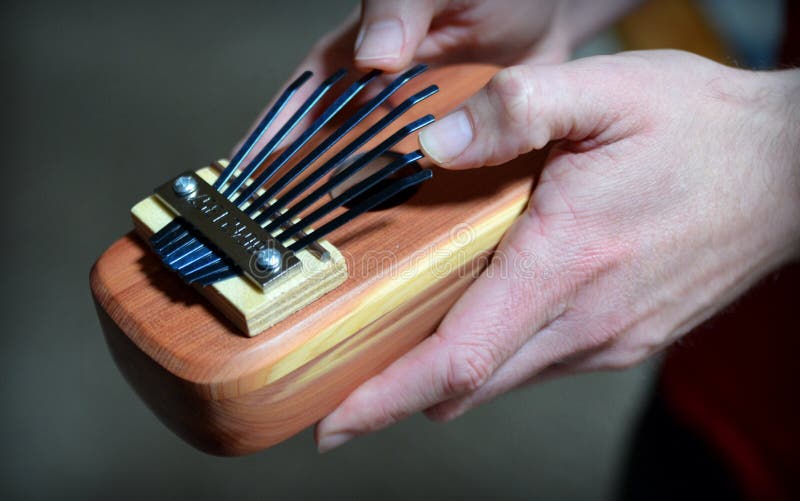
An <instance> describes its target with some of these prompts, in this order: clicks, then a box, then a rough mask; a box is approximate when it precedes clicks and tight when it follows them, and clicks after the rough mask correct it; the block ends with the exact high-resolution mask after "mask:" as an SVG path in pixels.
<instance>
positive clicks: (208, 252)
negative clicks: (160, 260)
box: [173, 243, 220, 276]
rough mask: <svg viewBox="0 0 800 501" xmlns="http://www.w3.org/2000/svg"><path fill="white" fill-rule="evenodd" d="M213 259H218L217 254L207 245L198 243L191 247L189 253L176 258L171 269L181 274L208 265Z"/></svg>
mask: <svg viewBox="0 0 800 501" xmlns="http://www.w3.org/2000/svg"><path fill="white" fill-rule="evenodd" d="M215 260H220V258H219V256H217V255H216V253H215V252H214V251H213V250H212V249H211V248H209V247H208V246H207V245H205V244H203V243H200V246H198V247H195V248H194V249H192V252H191V255H187V256H184V257H183V258H181V259H178V260H176V261H175V263H174V268H173V269H174V270H175V271H177V272H178V273H179V274H180V275H181V276H183V275H185V274H187V273H190V272H191V271H192V270H196V269H199V268H202V267H203V266H208V265H209V264H212V263H213V262H215Z"/></svg>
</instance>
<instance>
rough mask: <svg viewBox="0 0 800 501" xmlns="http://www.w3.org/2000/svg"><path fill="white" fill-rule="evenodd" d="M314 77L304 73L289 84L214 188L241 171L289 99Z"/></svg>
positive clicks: (219, 186)
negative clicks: (242, 164) (249, 155)
mask: <svg viewBox="0 0 800 501" xmlns="http://www.w3.org/2000/svg"><path fill="white" fill-rule="evenodd" d="M313 75H314V73H312V72H310V71H304V72H303V74H302V75H300V76H299V77H297V79H296V80H295V81H294V82H292V83H291V84H289V86H288V87H287V88H286V90H284V91H283V93H281V95H280V97H278V100H277V101H275V104H273V105H272V107H270V109H269V111H268V112H267V114H266V115H264V118H262V119H261V121H260V122H259V123H258V125H257V126H256V128H255V130H254V131H253V133H252V134H250V136H249V137H248V138H247V139H246V140H245V142H244V143H243V144H242V146H241V148H239V151H237V152H236V154H235V155H234V156H233V158H231V161H230V163H229V164H228V166H227V167H225V170H223V171H222V173H221V174H220V175H219V177H218V178H217V180H216V181H214V188H216V189H217V190H219V189H220V188H222V187H223V186H224V185H225V183H227V182H228V179H230V177H231V176H232V175H233V174H234V173H235V172H236V171H237V170H239V167H240V165H241V163H242V162H243V161H244V159H245V158H246V157H247V155H248V154H249V153H250V151H251V150H252V149H253V147H254V146H255V145H256V143H257V142H258V140H259V139H261V136H263V135H264V132H266V130H267V129H268V128H269V126H270V125H272V122H274V121H275V118H276V117H277V116H278V114H279V113H280V112H281V111H282V110H283V108H284V107H286V104H287V103H288V102H289V99H291V98H292V96H294V94H295V93H296V92H297V91H298V90H299V89H300V87H302V86H303V84H305V83H306V82H307V81H308V79H309V78H311V77H312V76H313Z"/></svg>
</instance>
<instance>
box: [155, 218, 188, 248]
mask: <svg viewBox="0 0 800 501" xmlns="http://www.w3.org/2000/svg"><path fill="white" fill-rule="evenodd" d="M178 231H186V223H184V222H183V220H182V219H181V218H175V219H173V220H172V221H170V222H169V223H167V225H166V226H164V227H163V228H161V229H160V230H158V231H157V232H155V233H153V234H152V235H151V236H150V245H152V246H153V248H154V249H158V248H159V247H161V246H162V245H163V244H165V243H166V242H168V241H169V240H168V239H169V238H170V237H173V236H175V234H176V233H177V232H178Z"/></svg>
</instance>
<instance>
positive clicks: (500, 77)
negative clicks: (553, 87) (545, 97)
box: [486, 66, 533, 129]
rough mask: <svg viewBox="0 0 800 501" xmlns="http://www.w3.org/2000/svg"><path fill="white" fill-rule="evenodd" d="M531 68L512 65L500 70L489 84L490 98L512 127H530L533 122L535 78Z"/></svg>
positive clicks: (507, 123) (504, 119) (503, 119)
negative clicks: (532, 75)
mask: <svg viewBox="0 0 800 501" xmlns="http://www.w3.org/2000/svg"><path fill="white" fill-rule="evenodd" d="M530 73H531V72H530V70H529V69H528V68H526V67H523V66H512V67H509V68H506V69H504V70H501V71H500V72H498V73H497V74H496V75H495V76H494V77H493V78H492V80H491V81H490V82H489V84H488V85H487V88H486V89H487V93H488V94H489V99H490V101H491V102H492V104H493V105H494V107H495V109H496V110H497V111H498V112H499V113H500V114H501V120H502V121H504V122H505V124H506V125H508V126H511V127H512V128H522V129H528V128H530V127H531V125H532V124H533V116H532V115H533V107H532V105H531V101H532V94H533V89H532V86H533V79H532V78H531V74H530Z"/></svg>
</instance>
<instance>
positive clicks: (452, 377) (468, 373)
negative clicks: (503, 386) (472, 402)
mask: <svg viewBox="0 0 800 501" xmlns="http://www.w3.org/2000/svg"><path fill="white" fill-rule="evenodd" d="M493 370H494V357H493V356H492V355H491V353H490V351H489V350H486V349H485V348H482V347H479V346H464V345H460V346H457V347H456V348H455V349H453V350H452V351H451V352H450V354H449V356H448V358H447V370H446V374H445V380H444V391H445V393H446V394H447V395H462V394H464V393H470V392H472V391H475V390H477V389H478V388H480V387H481V386H483V385H484V384H485V383H486V381H488V380H489V377H490V376H491V375H492V372H493Z"/></svg>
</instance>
